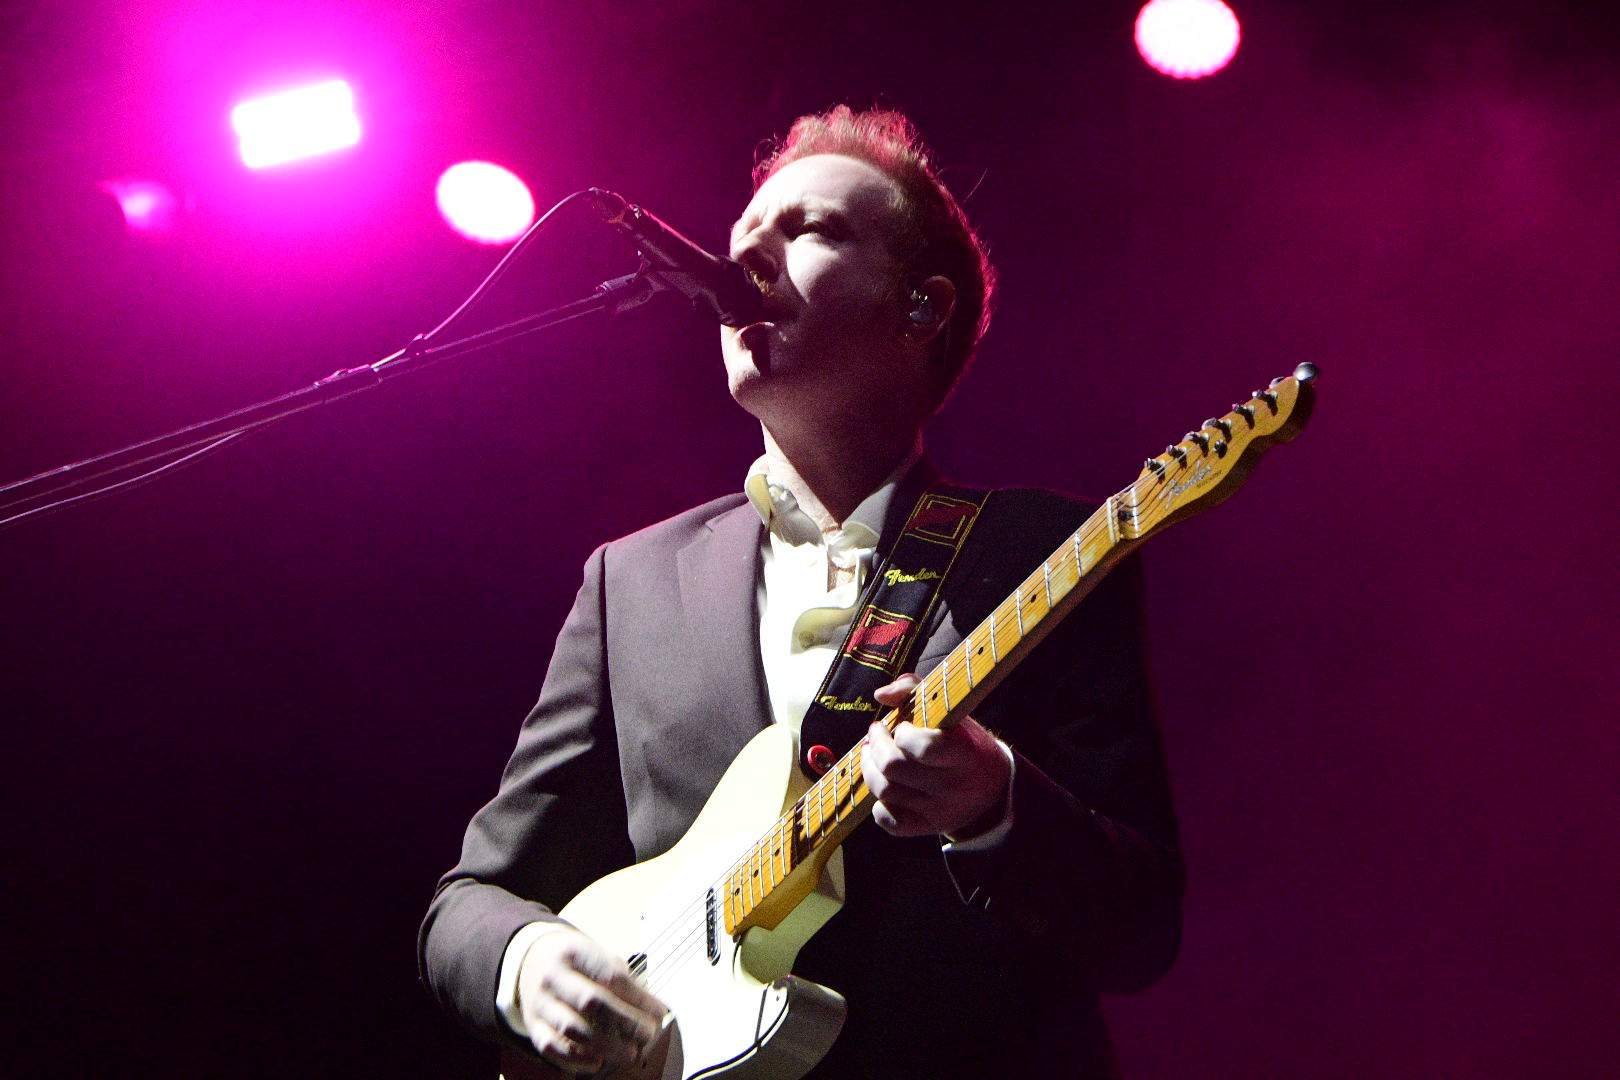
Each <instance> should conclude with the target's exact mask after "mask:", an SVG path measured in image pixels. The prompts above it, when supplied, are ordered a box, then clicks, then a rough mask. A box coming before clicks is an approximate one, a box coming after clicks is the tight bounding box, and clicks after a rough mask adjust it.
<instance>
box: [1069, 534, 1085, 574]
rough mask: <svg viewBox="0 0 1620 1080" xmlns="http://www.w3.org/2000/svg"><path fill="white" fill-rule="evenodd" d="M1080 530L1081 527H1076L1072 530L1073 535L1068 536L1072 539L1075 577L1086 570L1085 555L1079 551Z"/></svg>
mask: <svg viewBox="0 0 1620 1080" xmlns="http://www.w3.org/2000/svg"><path fill="white" fill-rule="evenodd" d="M1082 531H1083V530H1081V529H1076V530H1075V531H1074V535H1073V536H1071V537H1070V538H1069V539H1071V540H1073V541H1074V576H1075V577H1076V578H1079V577H1080V575H1081V574H1083V573H1085V570H1086V558H1085V555H1084V554H1083V553H1082V552H1081V551H1080V533H1081V532H1082Z"/></svg>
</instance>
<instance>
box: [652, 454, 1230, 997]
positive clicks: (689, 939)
mask: <svg viewBox="0 0 1620 1080" xmlns="http://www.w3.org/2000/svg"><path fill="white" fill-rule="evenodd" d="M1240 456H1241V455H1240ZM1161 479H1162V478H1161ZM1133 494H1138V493H1137V492H1136V484H1135V483H1132V484H1131V485H1129V486H1127V487H1126V488H1124V489H1122V490H1121V491H1119V492H1116V493H1115V494H1114V495H1113V496H1112V497H1111V498H1110V499H1109V500H1108V501H1107V502H1105V503H1104V504H1103V506H1102V507H1100V508H1099V509H1102V510H1104V511H1106V512H1113V504H1114V502H1115V501H1116V500H1119V501H1121V502H1122V503H1123V504H1124V505H1125V507H1127V508H1129V509H1130V510H1132V511H1133V514H1132V516H1133V517H1138V518H1140V516H1141V514H1142V512H1143V511H1144V510H1146V509H1158V506H1157V505H1156V504H1162V503H1165V502H1167V501H1168V500H1169V499H1171V498H1172V497H1173V496H1172V493H1171V491H1170V486H1169V485H1168V484H1161V485H1158V486H1157V490H1156V491H1155V492H1154V493H1153V494H1152V495H1150V496H1149V497H1148V500H1147V501H1145V502H1144V501H1141V500H1140V496H1139V494H1138V501H1137V502H1134V503H1133V502H1130V501H1129V500H1128V499H1127V498H1126V497H1127V496H1129V495H1133ZM1095 518H1096V515H1095V512H1094V514H1093V517H1092V518H1088V519H1087V520H1086V521H1085V522H1084V523H1082V525H1081V526H1080V528H1079V529H1077V530H1076V532H1075V533H1071V534H1070V538H1069V540H1068V541H1066V542H1065V543H1064V544H1063V545H1061V547H1060V549H1059V555H1058V561H1057V566H1056V567H1051V568H1052V569H1056V570H1058V571H1062V570H1063V569H1065V568H1066V567H1068V566H1070V565H1073V566H1074V568H1075V575H1076V581H1075V583H1074V584H1073V585H1070V586H1069V589H1070V591H1071V592H1072V591H1073V589H1075V588H1076V587H1078V585H1079V581H1080V579H1081V578H1082V577H1083V574H1084V571H1083V570H1082V568H1081V564H1080V561H1079V560H1078V559H1077V558H1076V553H1075V546H1076V540H1077V538H1078V543H1079V545H1081V546H1082V547H1084V546H1085V545H1086V543H1087V541H1088V540H1092V541H1094V540H1096V539H1097V538H1098V537H1099V535H1100V534H1101V533H1102V532H1104V531H1107V532H1108V534H1109V542H1108V544H1107V548H1108V549H1112V548H1113V547H1114V546H1116V544H1117V543H1118V541H1116V540H1114V537H1115V536H1117V535H1118V531H1117V527H1116V526H1115V525H1114V523H1113V522H1111V521H1109V520H1108V516H1107V514H1106V513H1105V515H1104V517H1103V519H1102V520H1100V521H1097V520H1095ZM1136 524H1137V525H1138V527H1140V521H1138V522H1137V523H1136ZM1150 528H1151V526H1150ZM1139 538H1140V537H1137V539H1139ZM1104 554H1106V551H1105V552H1104ZM1099 558H1100V556H1099ZM1050 559H1051V556H1048V557H1047V559H1045V560H1043V561H1042V562H1043V566H1046V567H1050ZM1092 565H1093V567H1095V565H1096V559H1093V561H1092ZM1032 578H1033V575H1031V577H1029V578H1025V580H1024V581H1023V582H1021V583H1020V584H1019V587H1018V589H1017V590H1016V591H1015V595H1016V596H1018V597H1019V598H1020V599H1019V602H1018V603H1015V604H1014V609H1015V611H1016V609H1017V608H1019V607H1021V606H1022V597H1023V593H1024V589H1025V588H1030V587H1032ZM1035 595H1039V593H1038V592H1037V593H1036V594H1035ZM1064 595H1065V596H1067V595H1068V593H1065V594H1064ZM1008 599H1009V600H1010V599H1012V597H1008ZM1006 606H1007V601H1006V600H1003V601H1002V603H1001V605H999V606H998V607H997V608H996V613H997V614H998V615H999V614H1000V613H1001V612H1002V609H1003V608H1005V607H1006ZM1050 612H1051V607H1050V605H1049V606H1048V609H1047V611H1046V612H1044V613H1043V614H1042V615H1041V618H1042V619H1044V618H1045V617H1046V616H1047V615H1049V614H1050ZM983 625H984V624H981V626H983ZM978 629H979V627H975V628H974V630H973V631H971V632H970V633H969V634H968V636H967V637H966V638H964V639H963V644H964V645H966V644H967V643H969V642H971V641H972V639H973V635H974V634H975V633H977V631H978ZM1022 636H1023V635H1022V633H1021V634H1020V637H1022ZM1015 644H1016V643H1015ZM960 650H961V646H958V648H957V649H956V650H952V652H951V653H949V654H947V655H946V657H945V658H944V660H943V661H942V662H941V663H940V665H939V667H938V668H936V669H935V671H932V672H930V673H929V675H928V677H927V678H925V679H924V680H922V682H920V683H919V684H918V686H917V690H916V691H915V692H914V694H913V699H914V702H915V701H917V700H920V698H921V695H922V691H924V690H925V689H927V688H928V686H929V684H930V682H938V683H940V684H941V685H939V686H938V687H936V689H942V690H944V691H945V693H946V697H947V700H948V699H949V697H950V687H951V685H952V684H953V683H955V682H956V681H958V676H961V679H960V681H961V683H962V685H963V687H964V688H965V689H966V691H967V692H971V691H972V689H973V687H974V685H975V682H974V680H972V679H971V678H969V677H967V674H966V671H965V669H966V668H967V666H968V664H969V660H968V656H967V653H966V652H964V653H963V655H962V657H961V661H960V662H961V666H962V667H963V669H964V670H963V671H960V672H957V671H953V670H952V663H951V662H952V660H954V659H956V654H957V652H958V651H960ZM982 681H983V680H982V679H981V680H979V682H982ZM964 696H965V695H964ZM915 708H916V706H915V704H914V705H913V709H914V710H915ZM953 711H955V710H954V709H952V710H948V711H947V715H949V712H953ZM924 712H925V715H926V710H924ZM892 715H895V716H898V715H899V714H898V712H896V713H894V714H892ZM942 719H943V718H942ZM859 749H860V748H859V747H858V746H857V747H856V748H855V749H854V750H853V751H852V752H851V753H850V754H848V755H846V758H847V759H848V764H844V763H840V765H842V767H843V770H844V771H845V773H846V774H848V775H853V774H854V773H855V769H856V766H857V765H858V764H859V762H860V753H859ZM835 768H837V766H835ZM863 783H864V781H863ZM820 784H821V781H818V782H817V784H816V785H813V786H812V787H811V788H810V789H809V790H808V791H806V792H805V794H804V795H802V796H801V797H800V799H798V800H796V801H795V803H794V811H793V813H792V814H790V815H786V816H784V817H779V818H778V819H777V824H776V825H775V826H774V827H773V828H772V829H771V830H770V832H769V833H767V834H766V835H767V837H774V836H776V835H777V834H778V833H780V832H781V831H782V830H783V824H784V820H786V821H787V824H788V825H789V826H790V827H796V826H797V824H798V822H797V820H796V819H797V818H798V816H799V815H798V807H799V805H800V804H801V803H802V804H805V805H807V806H808V805H810V804H811V803H812V802H814V803H818V804H819V803H823V802H825V798H824V796H825V794H826V793H825V791H823V792H822V794H821V795H817V796H816V797H815V799H814V800H812V799H811V798H810V796H811V795H812V794H814V793H815V792H816V791H817V790H818V789H819V787H820ZM850 790H851V792H852V793H853V791H854V790H855V781H854V780H853V779H851V780H850ZM832 793H833V811H832V815H833V817H832V820H833V822H834V824H836V821H837V820H838V817H837V808H838V805H839V802H840V801H841V800H840V799H839V798H838V795H837V788H836V782H835V785H834V787H833V788H832ZM823 824H825V819H824V821H823ZM763 839H764V838H761V839H760V840H755V841H754V842H753V843H752V844H751V845H750V846H749V848H748V850H747V851H746V852H745V853H744V854H743V855H742V856H741V857H740V858H738V859H737V860H736V861H735V862H733V863H732V864H731V866H730V867H729V868H728V869H727V870H726V871H725V872H724V873H723V874H722V875H721V877H720V878H719V879H718V880H717V881H715V882H713V883H712V884H711V885H710V886H709V889H705V890H704V895H703V897H702V898H700V899H697V900H694V901H693V902H692V903H690V904H689V905H688V906H687V907H686V909H685V910H683V911H682V912H680V913H679V914H678V915H677V916H676V917H675V919H673V920H672V922H671V923H670V924H669V925H668V926H666V928H665V929H664V930H663V931H661V932H660V933H659V934H658V935H657V936H656V937H655V938H654V939H653V941H652V942H650V943H649V944H648V947H647V951H646V955H647V958H648V963H649V966H650V967H651V966H652V960H653V953H654V951H663V952H665V954H666V958H665V959H664V960H663V962H662V963H660V964H658V965H657V967H656V968H655V971H656V972H657V973H659V974H662V973H663V972H666V971H667V972H669V975H668V976H667V977H666V978H665V979H656V981H655V977H654V976H649V979H648V986H649V989H651V988H652V987H653V986H654V985H655V984H656V985H666V984H667V978H670V977H673V976H674V974H675V973H676V972H677V971H678V970H679V968H680V966H681V965H683V964H684V963H685V962H686V960H687V959H689V958H690V955H691V953H692V951H693V943H694V939H695V938H697V937H698V935H699V934H703V935H704V938H705V940H707V935H706V929H707V913H706V912H704V913H703V918H702V919H701V920H698V921H697V922H696V925H692V926H691V928H690V929H688V930H687V931H686V933H685V934H682V935H681V938H680V940H678V941H676V942H675V943H674V944H673V945H670V946H668V948H667V950H666V943H667V939H668V938H669V937H670V935H671V934H674V933H679V932H680V926H681V924H682V923H686V922H687V920H688V917H689V916H690V915H691V914H692V913H694V912H696V911H697V910H698V909H699V907H700V906H701V905H702V904H704V902H705V901H706V899H707V896H708V892H709V890H710V889H712V890H715V891H717V892H718V893H719V894H720V895H721V896H724V894H725V892H726V888H725V886H726V882H727V880H728V879H730V878H731V877H732V876H733V875H734V874H735V873H736V872H737V871H738V870H739V868H742V867H744V866H745V865H746V864H747V863H749V862H750V861H752V860H753V859H754V857H755V855H756V853H758V854H762V855H765V856H766V857H767V858H769V855H770V851H771V849H770V848H767V849H766V850H765V851H763V852H762V851H761V847H760V845H761V843H762V840H763ZM789 843H790V844H791V841H789ZM792 869H793V868H790V869H789V870H788V874H790V875H791V873H792ZM780 880H781V879H779V881H780ZM777 883H778V882H771V881H770V880H769V878H768V877H767V879H766V883H765V888H764V889H763V890H762V892H763V891H766V890H769V889H774V888H775V886H776V884H777ZM751 895H752V893H750V896H751ZM762 899H763V897H762ZM689 925H690V924H689Z"/></svg>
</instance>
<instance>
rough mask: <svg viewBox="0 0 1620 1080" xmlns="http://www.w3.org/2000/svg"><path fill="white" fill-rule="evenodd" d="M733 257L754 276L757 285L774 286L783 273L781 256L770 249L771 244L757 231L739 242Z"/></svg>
mask: <svg viewBox="0 0 1620 1080" xmlns="http://www.w3.org/2000/svg"><path fill="white" fill-rule="evenodd" d="M731 257H732V258H733V259H735V260H736V261H737V262H739V263H741V264H742V267H743V269H744V270H747V271H748V273H749V274H750V275H752V276H753V278H754V281H755V283H756V284H759V283H763V284H765V285H774V284H775V283H776V278H777V275H778V274H780V273H781V272H782V260H781V256H780V255H778V254H777V253H775V252H773V251H771V250H770V248H769V242H768V241H767V240H766V239H765V238H764V237H762V236H761V235H760V231H759V230H756V231H754V232H752V233H749V234H748V235H747V236H745V237H743V238H742V239H741V240H739V241H738V242H737V244H736V246H735V247H734V248H733V249H732V252H731Z"/></svg>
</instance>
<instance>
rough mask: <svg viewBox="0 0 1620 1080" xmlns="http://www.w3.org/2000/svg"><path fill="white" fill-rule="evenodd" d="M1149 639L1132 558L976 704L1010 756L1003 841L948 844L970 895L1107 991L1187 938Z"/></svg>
mask: <svg viewBox="0 0 1620 1080" xmlns="http://www.w3.org/2000/svg"><path fill="white" fill-rule="evenodd" d="M1144 639H1145V634H1144V627H1143V620H1142V575H1141V567H1140V565H1139V562H1138V559H1137V558H1136V557H1135V556H1132V557H1130V558H1128V559H1126V560H1125V561H1124V562H1122V563H1121V564H1120V565H1119V566H1118V567H1116V568H1115V569H1114V571H1113V572H1112V573H1111V574H1110V575H1109V576H1108V577H1106V578H1104V579H1103V581H1102V582H1101V583H1100V584H1098V586H1097V587H1096V588H1095V589H1094V590H1093V591H1092V593H1091V594H1090V595H1088V596H1087V597H1086V598H1085V599H1084V600H1082V601H1081V603H1080V605H1079V606H1078V607H1077V608H1076V609H1075V611H1074V612H1073V613H1071V614H1070V615H1069V617H1068V618H1067V619H1066V620H1065V621H1064V623H1063V624H1062V625H1060V626H1059V627H1058V628H1057V629H1056V630H1054V631H1053V632H1052V634H1051V635H1050V636H1049V637H1048V638H1047V639H1046V640H1045V641H1043V642H1042V643H1041V644H1040V645H1039V646H1038V647H1037V648H1036V649H1035V650H1034V651H1033V652H1031V654H1030V655H1029V657H1028V658H1027V659H1026V661H1025V662H1024V663H1023V664H1022V665H1021V666H1020V667H1019V669H1018V670H1017V671H1016V672H1014V673H1013V674H1012V675H1011V676H1009V677H1008V679H1007V681H1006V682H1005V683H1004V684H1002V685H1001V686H1000V687H998V688H997V689H996V691H995V692H994V693H992V694H991V695H990V697H989V698H987V699H986V700H985V702H984V703H983V705H982V707H981V708H980V709H979V710H976V711H977V714H978V718H979V719H980V720H981V721H982V722H984V723H985V724H986V725H987V726H989V727H991V728H992V729H994V730H996V731H997V732H998V734H1000V735H1001V736H1002V738H1004V739H1005V740H1006V741H1007V742H1008V743H1009V744H1010V745H1011V746H1012V748H1013V752H1014V754H1015V756H1016V764H1015V769H1014V780H1013V785H1012V798H1011V810H1012V824H1011V828H1010V829H1009V830H1008V831H1007V833H1006V835H1005V837H1004V838H1003V839H1002V840H1001V841H1000V842H998V843H995V844H993V845H990V846H988V847H979V846H970V847H969V848H966V849H963V848H955V847H953V848H952V849H950V850H947V851H946V853H945V861H946V866H947V869H948V870H949V872H950V874H951V876H952V878H953V879H954V881H955V883H956V886H957V889H958V891H959V892H960V893H961V895H962V898H963V899H964V901H966V902H967V903H969V904H970V905H972V906H975V907H978V908H982V909H983V910H984V911H985V912H986V913H987V914H988V915H989V916H991V917H993V918H996V919H998V920H1001V921H1004V922H1005V923H1007V924H1008V925H1010V926H1011V927H1013V928H1014V929H1015V930H1016V931H1017V932H1019V933H1020V934H1021V935H1022V936H1025V937H1027V938H1028V939H1030V940H1031V943H1032V944H1035V945H1038V946H1040V947H1047V948H1052V949H1055V950H1057V951H1058V952H1059V953H1060V954H1062V955H1064V956H1066V957H1067V958H1068V959H1069V960H1070V962H1071V963H1072V964H1073V965H1074V970H1076V971H1085V972H1088V973H1089V977H1090V979H1091V980H1092V981H1093V983H1094V986H1095V988H1096V989H1097V990H1100V991H1105V992H1112V993H1124V992H1130V991H1133V990H1139V989H1143V988H1145V987H1147V986H1148V985H1150V984H1151V983H1153V982H1154V981H1155V980H1157V979H1158V978H1160V977H1161V976H1162V975H1163V974H1164V973H1165V972H1167V971H1168V970H1169V968H1170V965H1171V963H1172V962H1173V961H1174V959H1175V955H1176V951H1177V948H1178V946H1179V944H1180V939H1181V898H1182V893H1183V889H1184V884H1185V872H1184V869H1183V864H1182V859H1181V854H1180V850H1179V841H1178V838H1177V830H1176V823H1175V814H1174V811H1173V809H1172V806H1171V801H1170V788H1169V781H1168V778H1167V775H1166V768H1165V762H1164V753H1163V749H1162V747H1161V744H1160V738H1159V731H1158V724H1157V719H1156V716H1155V710H1154V705H1153V699H1152V693H1151V690H1150V687H1149V682H1148V674H1147V662H1146V647H1145V644H1146V643H1145V640H1144Z"/></svg>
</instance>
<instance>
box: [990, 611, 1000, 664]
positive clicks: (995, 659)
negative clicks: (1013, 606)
mask: <svg viewBox="0 0 1620 1080" xmlns="http://www.w3.org/2000/svg"><path fill="white" fill-rule="evenodd" d="M990 663H991V664H992V665H994V664H999V663H1001V649H1000V648H999V647H998V646H997V645H996V613H995V612H994V611H992V612H991V613H990Z"/></svg>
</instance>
